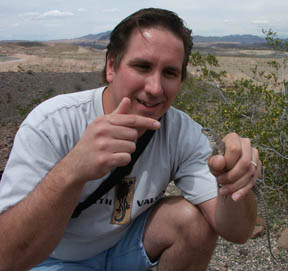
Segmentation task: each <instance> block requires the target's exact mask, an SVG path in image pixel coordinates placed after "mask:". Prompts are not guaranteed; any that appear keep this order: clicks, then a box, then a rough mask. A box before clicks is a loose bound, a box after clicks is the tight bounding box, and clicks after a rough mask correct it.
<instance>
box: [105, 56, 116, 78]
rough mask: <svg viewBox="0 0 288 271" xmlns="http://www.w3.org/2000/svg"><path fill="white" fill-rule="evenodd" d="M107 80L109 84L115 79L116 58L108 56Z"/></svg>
mask: <svg viewBox="0 0 288 271" xmlns="http://www.w3.org/2000/svg"><path fill="white" fill-rule="evenodd" d="M106 63H107V65H106V80H107V82H108V83H111V82H112V81H113V78H114V74H115V70H114V63H115V62H114V58H113V57H111V56H109V55H108V56H107V60H106Z"/></svg>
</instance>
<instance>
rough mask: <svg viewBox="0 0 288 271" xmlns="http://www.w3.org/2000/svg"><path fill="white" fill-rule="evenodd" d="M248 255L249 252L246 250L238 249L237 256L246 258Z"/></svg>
mask: <svg viewBox="0 0 288 271" xmlns="http://www.w3.org/2000/svg"><path fill="white" fill-rule="evenodd" d="M248 253H249V251H248V249H247V248H240V249H239V254H240V255H241V256H248Z"/></svg>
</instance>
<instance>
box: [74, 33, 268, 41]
mask: <svg viewBox="0 0 288 271" xmlns="http://www.w3.org/2000/svg"><path fill="white" fill-rule="evenodd" d="M111 32H112V31H106V32H102V33H99V34H89V35H86V36H83V37H80V38H76V40H86V41H101V40H102V41H103V40H109V39H110V34H111ZM193 41H194V42H195V43H197V42H205V43H216V42H232V43H242V44H251V43H265V42H266V41H265V39H264V38H261V37H259V36H255V35H227V36H222V37H220V36H208V37H207V36H206V37H205V36H199V35H195V36H193Z"/></svg>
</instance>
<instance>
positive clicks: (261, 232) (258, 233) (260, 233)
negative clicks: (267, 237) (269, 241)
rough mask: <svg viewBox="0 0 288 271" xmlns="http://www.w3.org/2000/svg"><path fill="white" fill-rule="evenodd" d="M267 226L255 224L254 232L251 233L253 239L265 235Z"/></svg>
mask: <svg viewBox="0 0 288 271" xmlns="http://www.w3.org/2000/svg"><path fill="white" fill-rule="evenodd" d="M264 232H265V228H264V226H255V228H254V230H253V233H252V235H251V239H255V238H258V237H261V236H263V235H264Z"/></svg>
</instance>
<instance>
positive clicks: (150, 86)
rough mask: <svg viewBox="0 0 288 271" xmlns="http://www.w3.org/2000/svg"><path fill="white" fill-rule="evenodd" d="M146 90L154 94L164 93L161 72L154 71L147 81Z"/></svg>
mask: <svg viewBox="0 0 288 271" xmlns="http://www.w3.org/2000/svg"><path fill="white" fill-rule="evenodd" d="M146 92H149V93H150V94H151V95H153V96H160V95H162V94H163V87H162V79H161V74H159V73H153V74H151V75H150V76H149V77H148V78H147V81H146Z"/></svg>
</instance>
